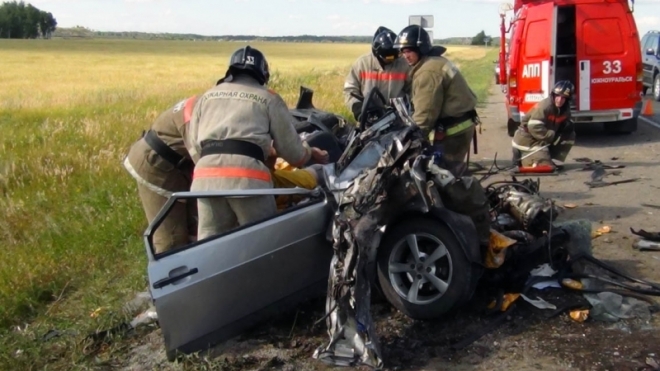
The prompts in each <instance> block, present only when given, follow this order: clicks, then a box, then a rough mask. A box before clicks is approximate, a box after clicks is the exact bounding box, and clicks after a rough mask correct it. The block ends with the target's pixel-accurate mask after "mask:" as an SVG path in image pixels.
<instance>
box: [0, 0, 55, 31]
mask: <svg viewBox="0 0 660 371" xmlns="http://www.w3.org/2000/svg"><path fill="white" fill-rule="evenodd" d="M56 27H57V21H56V20H55V17H53V15H52V14H51V13H49V12H46V11H43V10H40V9H38V8H36V7H34V6H33V5H32V4H27V5H25V3H24V2H23V1H21V2H16V1H11V2H5V3H3V4H2V5H0V38H2V39H36V38H38V37H43V38H45V39H47V38H50V37H51V35H52V34H53V32H54V31H55V29H56Z"/></svg>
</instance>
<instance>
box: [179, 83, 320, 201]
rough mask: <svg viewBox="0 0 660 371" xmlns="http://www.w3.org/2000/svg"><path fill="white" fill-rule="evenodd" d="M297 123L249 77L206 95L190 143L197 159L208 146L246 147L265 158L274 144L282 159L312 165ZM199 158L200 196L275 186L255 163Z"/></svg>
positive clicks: (193, 121)
mask: <svg viewBox="0 0 660 371" xmlns="http://www.w3.org/2000/svg"><path fill="white" fill-rule="evenodd" d="M294 121H295V118H294V117H293V116H292V115H291V113H290V112H289V109H288V108H287V106H286V103H285V102H284V100H283V99H282V97H281V96H280V95H278V94H277V93H275V92H274V91H272V90H269V89H267V88H266V87H264V86H262V85H260V84H259V83H258V82H257V81H256V80H255V79H253V78H251V77H249V76H245V75H239V76H237V77H236V78H234V79H233V80H232V81H229V82H223V83H221V84H219V85H216V86H215V87H213V88H211V89H210V90H208V91H207V92H206V93H204V94H203V95H202V97H201V98H200V100H199V102H198V103H197V105H196V106H195V109H194V111H193V114H192V118H191V121H190V128H189V135H188V138H187V141H188V142H189V144H188V145H189V146H190V147H191V151H194V152H196V153H197V154H201V152H202V142H204V141H206V140H223V139H234V140H240V141H245V142H249V143H253V144H255V145H257V146H258V147H260V148H261V150H262V152H263V155H264V158H267V157H268V155H269V153H270V147H271V142H272V143H273V147H275V150H276V151H277V153H278V155H279V156H280V157H282V158H283V159H285V160H286V161H287V162H289V163H291V164H292V165H293V166H296V167H299V166H302V165H304V164H305V163H306V162H307V161H309V159H310V158H311V149H310V148H309V147H308V146H307V145H304V144H303V142H302V141H301V139H300V137H299V136H298V134H297V133H296V130H295V128H294V126H293V122H294ZM197 157H198V160H197V161H196V166H195V173H194V177H193V183H195V184H196V185H195V189H196V190H219V189H254V188H271V187H272V186H273V184H272V180H271V174H270V170H269V169H268V167H267V166H266V165H265V164H264V162H262V161H260V160H257V159H255V158H252V157H249V156H244V155H239V154H210V155H207V156H197ZM199 181H201V183H200V182H199Z"/></svg>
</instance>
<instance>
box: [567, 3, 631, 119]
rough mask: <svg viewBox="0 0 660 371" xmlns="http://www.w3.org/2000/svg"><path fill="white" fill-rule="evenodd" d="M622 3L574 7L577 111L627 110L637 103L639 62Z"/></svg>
mask: <svg viewBox="0 0 660 371" xmlns="http://www.w3.org/2000/svg"><path fill="white" fill-rule="evenodd" d="M625 7H627V5H624V4H623V3H606V2H603V3H593V4H578V5H576V7H575V19H576V30H575V31H576V36H577V40H579V42H578V45H577V64H578V66H577V68H578V71H577V72H578V83H577V84H576V85H577V91H578V99H579V101H578V109H579V110H580V111H589V110H608V109H619V108H630V107H632V105H633V103H632V102H631V101H634V100H638V99H639V93H638V92H637V87H636V85H637V66H636V64H637V63H638V61H639V60H640V58H639V54H638V53H640V51H639V47H635V48H633V47H632V46H633V45H635V44H636V43H634V42H633V38H634V37H637V36H635V35H633V34H632V32H631V30H630V27H629V24H628V20H627V18H626V15H627V13H626V12H627V10H626V9H625Z"/></svg>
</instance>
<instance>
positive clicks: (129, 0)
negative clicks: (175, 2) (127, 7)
mask: <svg viewBox="0 0 660 371" xmlns="http://www.w3.org/2000/svg"><path fill="white" fill-rule="evenodd" d="M156 1H159V0H124V2H126V3H153V2H156Z"/></svg>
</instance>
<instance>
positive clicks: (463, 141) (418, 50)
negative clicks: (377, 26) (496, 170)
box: [394, 25, 479, 176]
mask: <svg viewBox="0 0 660 371" xmlns="http://www.w3.org/2000/svg"><path fill="white" fill-rule="evenodd" d="M394 47H395V48H399V49H401V52H402V54H403V57H404V58H405V59H406V60H407V61H408V63H409V64H410V65H411V66H412V70H411V71H410V75H411V79H412V87H411V101H412V106H413V110H414V112H413V116H412V118H413V120H414V121H415V123H416V124H417V125H418V126H419V127H420V128H421V129H422V131H423V132H424V134H425V135H427V136H428V137H429V140H430V141H431V142H432V143H433V147H434V149H435V151H437V152H440V153H441V154H442V158H443V159H444V161H443V162H444V166H445V167H446V168H447V170H449V171H450V172H451V173H452V174H454V176H460V175H461V174H462V173H463V171H465V169H466V164H465V158H466V156H467V154H468V151H469V150H470V142H471V141H472V140H473V136H474V134H475V124H477V123H478V122H479V118H478V116H477V111H476V110H475V107H476V105H477V96H476V95H475V94H474V92H473V91H472V89H471V88H470V87H469V86H468V83H467V81H466V80H465V78H464V77H463V75H462V74H461V72H460V71H459V70H458V68H457V67H456V66H455V65H454V64H453V63H452V62H451V61H449V60H448V59H447V58H445V57H442V56H434V55H430V54H431V52H432V42H431V38H430V37H429V34H428V32H426V30H424V29H423V28H422V27H421V26H417V25H410V26H408V27H405V28H404V29H403V30H401V32H400V33H399V35H398V36H397V39H396V42H395V45H394Z"/></svg>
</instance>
